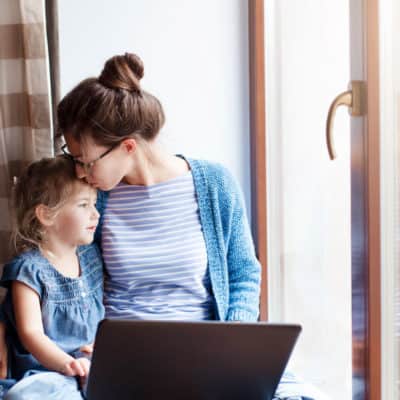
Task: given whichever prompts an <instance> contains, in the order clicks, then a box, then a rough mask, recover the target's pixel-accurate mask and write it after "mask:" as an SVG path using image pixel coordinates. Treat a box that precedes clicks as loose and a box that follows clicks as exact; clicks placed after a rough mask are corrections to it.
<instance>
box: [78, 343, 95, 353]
mask: <svg viewBox="0 0 400 400" xmlns="http://www.w3.org/2000/svg"><path fill="white" fill-rule="evenodd" d="M93 346H94V343H90V344H85V345H84V346H82V347H81V348H80V349H79V351H81V352H82V353H85V354H87V355H88V356H91V355H92V354H93Z"/></svg>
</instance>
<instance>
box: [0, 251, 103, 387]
mask: <svg viewBox="0 0 400 400" xmlns="http://www.w3.org/2000/svg"><path fill="white" fill-rule="evenodd" d="M77 255H78V259H79V264H80V269H81V271H80V272H81V273H80V276H79V277H78V278H69V277H66V276H64V275H62V274H61V273H60V272H59V271H57V269H56V268H54V267H53V266H52V265H51V264H50V262H49V261H48V260H47V259H46V258H45V257H43V255H42V254H41V252H40V251H39V250H30V251H27V252H24V253H22V254H20V255H19V256H17V257H16V258H14V259H13V260H12V261H11V262H10V263H8V264H6V265H5V266H4V272H3V276H2V279H1V281H0V284H1V285H2V286H4V287H10V284H11V282H12V281H15V280H16V281H19V282H22V283H24V284H25V285H27V286H29V287H30V288H31V289H33V290H34V291H35V292H36V293H37V294H38V296H39V298H40V303H41V309H42V321H43V328H44V333H45V334H46V335H47V336H48V337H49V338H50V339H51V340H52V341H53V342H54V343H56V344H57V345H58V346H59V347H60V348H61V349H62V350H64V351H65V352H66V353H68V354H70V355H71V356H73V357H76V356H78V355H79V348H80V347H81V346H83V345H85V344H90V343H93V341H94V339H95V334H96V330H97V325H98V323H99V321H100V320H101V319H103V317H104V307H103V263H102V259H101V253H100V250H99V248H98V247H97V245H95V244H91V245H86V246H80V247H79V248H78V251H77ZM3 312H4V318H5V321H6V324H7V341H8V345H9V363H10V368H11V370H10V375H11V377H12V378H15V379H17V380H19V379H21V378H23V377H27V376H29V375H31V374H33V373H36V372H39V371H47V370H46V368H45V367H44V366H42V365H40V363H39V362H38V361H37V360H36V359H35V357H33V356H32V354H30V353H29V352H28V351H26V350H25V348H24V346H23V345H22V343H21V341H20V339H19V337H18V334H17V330H16V323H15V316H14V311H13V306H12V294H11V290H8V293H7V296H6V299H5V301H4V304H3Z"/></svg>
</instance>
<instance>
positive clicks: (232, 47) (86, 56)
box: [59, 0, 250, 211]
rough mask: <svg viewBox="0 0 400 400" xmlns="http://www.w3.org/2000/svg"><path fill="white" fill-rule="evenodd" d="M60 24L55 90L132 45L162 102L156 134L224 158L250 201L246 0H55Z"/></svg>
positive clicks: (174, 145)
mask: <svg viewBox="0 0 400 400" xmlns="http://www.w3.org/2000/svg"><path fill="white" fill-rule="evenodd" d="M59 29H60V59H61V60H60V61H61V92H62V93H61V94H62V95H64V94H65V93H66V92H67V91H69V90H70V89H72V87H73V86H74V85H75V84H77V83H78V82H79V81H80V80H81V79H84V78H86V77H89V76H98V75H99V73H100V71H101V68H102V65H103V63H104V61H105V60H106V59H107V58H109V57H110V56H112V55H115V54H122V53H124V52H126V51H128V52H135V53H137V54H138V55H140V57H141V58H142V59H143V61H144V65H145V76H144V79H143V81H142V83H143V87H144V88H145V89H146V90H148V91H149V92H151V93H153V94H154V95H156V96H157V97H158V98H159V99H160V101H161V102H162V104H163V106H164V108H165V112H166V117H167V122H166V125H165V128H164V129H163V131H162V133H161V140H162V141H163V142H164V143H165V145H166V146H167V148H168V149H170V150H171V151H172V152H175V153H182V154H185V155H187V156H190V157H198V158H205V159H209V160H215V161H219V162H221V163H223V164H224V165H226V166H227V167H228V168H229V169H230V170H231V171H232V172H233V174H234V175H235V176H236V177H237V179H238V180H239V183H240V184H241V186H242V188H243V190H244V194H245V200H246V203H247V205H248V209H249V207H250V167H249V163H250V161H249V110H248V109H249V93H248V90H249V88H248V33H247V32H248V25H247V1H244V0H218V1H215V0H202V1H200V0H198V1H194V0H191V1H183V0H168V1H161V0H146V1H142V0H129V1H128V0H113V1H106V0H86V1H84V2H82V1H78V0H68V1H67V0H62V1H60V2H59ZM248 211H249V210H248Z"/></svg>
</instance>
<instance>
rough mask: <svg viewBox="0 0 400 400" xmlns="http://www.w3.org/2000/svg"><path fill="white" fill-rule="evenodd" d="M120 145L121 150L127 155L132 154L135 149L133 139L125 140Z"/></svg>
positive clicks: (135, 145) (135, 144)
mask: <svg viewBox="0 0 400 400" xmlns="http://www.w3.org/2000/svg"><path fill="white" fill-rule="evenodd" d="M121 144H122V147H123V149H125V151H126V152H128V153H134V152H135V150H136V147H137V143H136V140H135V139H133V138H129V139H125V140H124V141H122V143H121Z"/></svg>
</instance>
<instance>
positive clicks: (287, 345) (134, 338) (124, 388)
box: [87, 320, 301, 400]
mask: <svg viewBox="0 0 400 400" xmlns="http://www.w3.org/2000/svg"><path fill="white" fill-rule="evenodd" d="M300 330H301V328H300V326H298V325H277V324H265V323H254V324H247V323H225V322H216V321H210V322H158V321H125V320H104V321H102V322H101V324H100V325H99V329H98V331H97V336H96V342H95V349H94V354H93V359H92V366H91V371H90V376H89V383H88V391H87V398H88V400H103V399H104V400H105V399H107V400H109V399H118V400H125V399H129V400H131V399H135V400H142V399H146V400H147V399H157V400H170V399H174V400H179V399H185V400H197V399H199V400H200V399H201V400H203V399H204V400H206V399H207V400H214V399H215V400H217V399H218V400H220V399H221V400H223V399H226V400H236V399H246V400H252V399H254V400H256V399H257V400H258V399H260V400H261V399H262V400H268V399H271V398H272V397H273V394H274V393H275V389H276V387H277V385H278V382H279V380H280V377H281V375H282V373H283V371H284V368H285V366H286V363H287V361H288V359H289V356H290V353H291V351H292V349H293V347H294V345H295V342H296V340H297V337H298V335H299V333H300Z"/></svg>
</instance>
